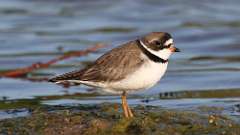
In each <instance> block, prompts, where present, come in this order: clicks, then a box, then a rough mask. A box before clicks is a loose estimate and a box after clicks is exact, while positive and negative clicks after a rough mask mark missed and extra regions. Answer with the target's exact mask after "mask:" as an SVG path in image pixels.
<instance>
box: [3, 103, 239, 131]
mask: <svg viewBox="0 0 240 135" xmlns="http://www.w3.org/2000/svg"><path fill="white" fill-rule="evenodd" d="M133 109H134V114H135V117H134V118H132V119H125V118H123V117H122V113H121V106H120V104H112V103H102V104H99V105H77V106H70V107H69V106H41V107H37V108H33V109H29V115H28V116H25V117H18V118H11V119H3V120H1V121H0V134H1V135H5V134H16V135H18V134H21V135H22V134H23V135H24V134H36V135H38V134H44V135H55V134H56V135H59V134H60V135H61V134H62V135H63V134H71V135H80V134H81V135H106V134H108V135H120V134H121V135H134V134H142V135H200V134H201V135H206V134H207V135H238V134H239V133H240V124H239V123H236V122H235V121H234V120H232V119H230V118H228V117H227V116H223V115H218V114H211V115H210V114H209V115H206V114H201V113H197V112H189V111H180V110H175V109H164V108H161V107H154V106H140V105H139V106H135V107H133ZM206 109H207V108H204V110H206ZM210 109H211V108H210ZM216 109H218V108H216Z"/></svg>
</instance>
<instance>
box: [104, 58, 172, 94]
mask: <svg viewBox="0 0 240 135" xmlns="http://www.w3.org/2000/svg"><path fill="white" fill-rule="evenodd" d="M167 64H168V63H167V62H166V63H156V62H153V61H151V60H147V61H145V63H144V64H143V65H141V66H140V67H139V69H137V70H136V71H135V72H133V73H131V74H129V75H128V76H126V77H125V78H124V79H123V80H120V81H118V82H114V83H111V84H109V86H108V88H110V89H112V90H126V91H132V90H142V89H147V88H150V87H152V86H154V85H155V84H156V83H157V82H158V81H159V80H160V79H161V77H162V76H163V75H164V73H165V72H166V69H167Z"/></svg>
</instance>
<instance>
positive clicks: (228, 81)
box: [0, 0, 240, 118]
mask: <svg viewBox="0 0 240 135" xmlns="http://www.w3.org/2000/svg"><path fill="white" fill-rule="evenodd" d="M239 5H240V1H239V0H204V1H197V0H182V1H179V0H160V1H158V0H138V1H137V0H123V1H117V0H98V1H97V0H96V1H94V0H89V1H83V0H82V1H81V0H65V1H64V0H0V43H1V44H0V71H5V70H9V69H16V68H21V67H25V66H28V65H31V64H32V63H35V62H44V61H48V60H50V59H52V58H55V57H57V56H59V54H62V53H63V52H65V51H71V50H81V49H85V48H87V47H90V46H92V45H94V44H96V43H105V44H109V45H111V47H114V46H116V45H119V44H121V43H124V42H126V41H129V40H132V39H135V38H137V37H138V36H141V35H144V34H146V33H148V32H152V31H167V32H169V33H171V34H172V35H173V37H174V40H175V44H176V46H177V47H179V48H180V49H181V50H182V52H181V53H178V54H175V55H174V56H172V57H171V60H170V64H169V68H168V71H167V73H166V75H165V76H164V78H163V79H162V80H161V81H160V83H159V84H158V85H156V86H155V87H153V88H152V89H150V90H148V91H145V92H143V93H139V94H137V95H138V96H140V97H141V96H142V95H144V96H146V95H148V96H151V95H155V94H158V93H160V92H169V91H183V90H184V91H194V90H210V91H211V90H218V89H219V90H228V89H239V90H240V8H239ZM60 47H61V48H63V50H61V51H59V49H58V48H60ZM111 47H108V48H104V49H101V50H99V51H98V52H96V53H92V54H90V55H88V56H85V57H79V58H71V59H68V60H66V61H61V62H59V63H57V64H55V65H54V66H52V67H50V68H48V69H42V70H38V71H35V72H34V73H33V74H32V76H34V77H50V76H54V75H56V74H61V73H64V72H68V71H71V70H74V69H78V68H79V67H81V68H82V67H84V66H85V65H83V63H85V62H86V61H87V62H89V61H90V62H91V61H94V60H95V59H96V58H97V57H99V56H100V55H102V54H103V53H104V52H106V51H107V50H109V49H110V48H111ZM66 91H67V92H68V93H70V94H73V93H76V92H86V91H87V89H86V87H71V88H69V89H66V88H62V87H61V86H57V85H54V84H51V83H47V82H31V81H27V80H21V79H10V78H1V79H0V97H2V98H3V99H4V98H7V99H23V98H33V97H35V96H49V95H63V94H66ZM99 98H101V96H99V97H96V98H93V99H92V98H91V99H88V100H84V102H85V103H98V102H100V101H99ZM102 98H103V99H104V100H107V101H112V100H108V98H111V96H107V98H106V97H105V96H103V97H102ZM116 100H117V101H118V100H119V98H117V99H116ZM140 100H141V98H139V97H138V98H132V99H130V100H129V101H130V102H131V103H132V104H134V103H141V102H140ZM218 100H220V102H221V104H219V105H220V106H223V107H226V106H229V105H230V106H229V107H233V106H234V105H236V104H237V103H239V101H240V99H239V98H237V97H235V98H234V100H233V102H231V103H232V104H229V102H228V101H229V100H230V101H232V98H227V97H226V99H224V98H220V99H218ZM69 101H70V102H69ZM215 101H216V100H212V99H199V100H196V99H194V100H191V99H190V100H180V99H176V100H164V102H162V101H160V100H159V101H154V102H150V103H152V104H154V105H162V106H167V107H172V106H178V104H174V103H176V102H180V103H183V107H182V108H187V107H188V105H189V104H190V106H191V105H192V106H194V103H196V104H202V103H203V105H205V104H211V103H213V104H212V105H214V103H215ZM74 102H76V103H78V102H82V101H81V100H77V101H75V100H72V99H71V100H70V99H65V98H63V99H61V100H56V101H55V100H54V101H49V102H48V101H45V102H44V104H48V103H49V104H57V103H58V104H65V103H74ZM192 102H193V103H192ZM229 112H230V111H229ZM0 115H1V113H0ZM0 118H1V117H0Z"/></svg>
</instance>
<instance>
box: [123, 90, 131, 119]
mask: <svg viewBox="0 0 240 135" xmlns="http://www.w3.org/2000/svg"><path fill="white" fill-rule="evenodd" d="M122 107H123V112H124V116H125V117H126V118H129V117H130V118H131V117H133V113H132V111H131V109H130V107H129V106H128V103H127V96H126V92H125V91H124V92H123V93H122Z"/></svg>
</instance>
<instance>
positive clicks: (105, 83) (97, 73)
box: [49, 32, 179, 118]
mask: <svg viewBox="0 0 240 135" xmlns="http://www.w3.org/2000/svg"><path fill="white" fill-rule="evenodd" d="M173 52H179V49H178V48H176V47H174V44H173V39H172V37H171V35H170V34H168V33H165V32H152V33H149V34H147V35H145V36H143V37H141V38H139V39H136V40H133V41H130V42H128V43H125V44H123V45H121V46H119V47H116V48H114V49H112V50H110V51H109V52H107V53H105V54H104V55H103V56H101V57H100V58H98V59H97V60H96V61H95V62H94V63H93V64H92V65H91V66H89V67H87V68H84V69H82V70H77V71H73V72H69V73H65V74H63V75H59V76H57V77H54V78H52V79H50V80H49V81H50V82H55V83H66V82H68V83H74V84H85V85H87V86H92V87H96V88H101V89H103V90H104V91H107V92H110V93H119V94H122V96H121V97H122V107H123V111H124V115H125V117H127V118H128V117H133V114H132V112H131V110H130V108H129V106H128V104H127V100H126V94H127V93H128V92H135V91H139V90H144V89H148V88H150V87H152V86H154V85H155V84H156V83H157V82H158V81H159V80H160V79H161V77H162V76H163V75H164V73H165V72H166V69H167V65H168V59H169V57H170V55H171V54H172V53H173Z"/></svg>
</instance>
